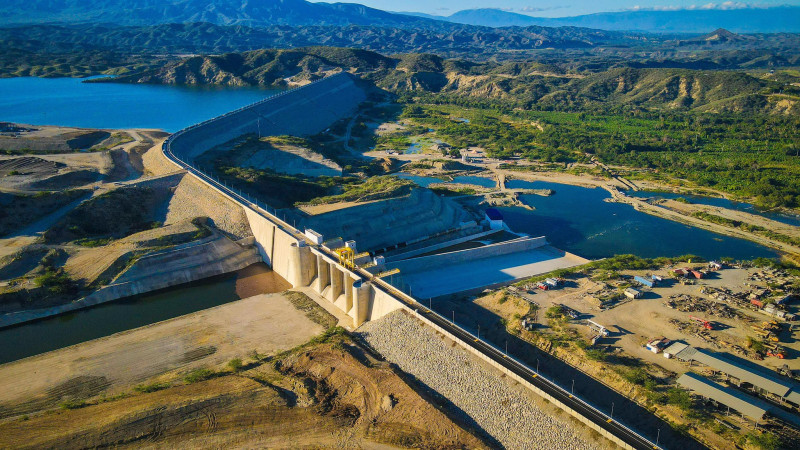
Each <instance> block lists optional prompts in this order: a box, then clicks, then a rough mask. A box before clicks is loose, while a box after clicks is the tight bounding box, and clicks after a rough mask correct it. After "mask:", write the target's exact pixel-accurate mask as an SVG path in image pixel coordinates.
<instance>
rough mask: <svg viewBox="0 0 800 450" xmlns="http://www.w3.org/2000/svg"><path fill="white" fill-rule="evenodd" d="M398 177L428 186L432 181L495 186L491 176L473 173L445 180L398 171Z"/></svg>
mask: <svg viewBox="0 0 800 450" xmlns="http://www.w3.org/2000/svg"><path fill="white" fill-rule="evenodd" d="M395 176H397V177H398V178H403V179H405V180H411V181H413V182H414V183H417V184H418V185H419V186H422V187H428V186H430V185H432V184H434V183H444V184H451V183H461V184H474V185H476V186H482V187H486V188H493V187H495V186H497V182H496V181H495V180H494V179H492V178H486V177H476V176H473V175H461V176H457V177H453V181H445V180H442V179H441V178H435V177H425V176H421V175H412V174H410V173H398V174H395Z"/></svg>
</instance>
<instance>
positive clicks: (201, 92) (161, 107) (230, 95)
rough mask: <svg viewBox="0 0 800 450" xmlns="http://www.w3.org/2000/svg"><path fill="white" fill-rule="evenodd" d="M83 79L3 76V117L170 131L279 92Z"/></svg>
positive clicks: (27, 121) (0, 116)
mask: <svg viewBox="0 0 800 450" xmlns="http://www.w3.org/2000/svg"><path fill="white" fill-rule="evenodd" d="M83 81H84V80H82V79H79V78H35V77H22V78H6V79H0V121H5V122H17V123H24V124H32V125H59V126H67V127H83V128H156V129H160V130H164V131H168V132H170V133H172V132H175V131H178V130H180V129H183V128H186V127H188V126H189V125H193V124H195V123H198V122H202V121H204V120H207V119H210V118H212V117H216V116H218V115H220V114H223V113H226V112H228V111H232V110H234V109H237V108H241V107H242V106H246V105H249V104H251V103H255V102H257V101H259V100H262V99H264V98H265V97H268V96H270V95H273V94H275V93H277V92H280V91H278V90H275V89H264V88H257V87H214V86H212V87H208V86H204V87H187V86H160V85H152V84H123V83H84V82H83Z"/></svg>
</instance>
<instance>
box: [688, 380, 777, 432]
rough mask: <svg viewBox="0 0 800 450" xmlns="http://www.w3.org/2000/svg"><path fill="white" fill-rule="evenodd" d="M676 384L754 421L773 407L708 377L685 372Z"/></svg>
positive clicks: (758, 420) (761, 417)
mask: <svg viewBox="0 0 800 450" xmlns="http://www.w3.org/2000/svg"><path fill="white" fill-rule="evenodd" d="M678 385H680V386H681V387H683V388H686V389H689V390H691V391H694V393H696V394H697V395H700V396H702V397H705V398H708V399H711V400H714V401H715V402H717V403H720V404H722V405H725V406H727V407H729V408H731V409H733V410H736V411H738V412H739V413H740V414H741V415H742V416H746V417H748V418H750V419H751V420H753V421H755V422H756V423H758V422H761V421H762V420H763V419H764V416H766V415H767V413H768V412H770V411H771V410H773V409H774V407H773V406H772V405H770V404H769V403H767V402H765V401H763V400H761V399H758V398H756V397H753V396H750V395H747V394H745V393H743V392H740V391H737V390H735V389H732V388H729V387H725V386H722V385H721V384H718V383H715V382H714V381H711V380H709V379H708V378H705V377H702V376H700V375H697V374H695V373H692V372H687V373H685V374H683V375H681V376H680V378H678Z"/></svg>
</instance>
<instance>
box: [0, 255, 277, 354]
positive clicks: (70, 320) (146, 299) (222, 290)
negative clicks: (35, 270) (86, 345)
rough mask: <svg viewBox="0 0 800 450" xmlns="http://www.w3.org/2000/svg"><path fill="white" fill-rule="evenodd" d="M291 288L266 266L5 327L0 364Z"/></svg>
mask: <svg viewBox="0 0 800 450" xmlns="http://www.w3.org/2000/svg"><path fill="white" fill-rule="evenodd" d="M290 287H291V286H290V285H289V283H288V282H287V281H286V280H284V279H283V278H281V277H280V276H279V275H277V274H276V273H275V272H273V271H271V270H270V269H269V267H267V265H266V264H254V265H252V266H249V267H246V268H244V269H242V270H239V271H238V272H234V273H230V274H226V275H220V276H218V277H213V278H208V279H205V280H202V281H198V282H194V283H189V284H186V285H182V286H176V287H173V288H168V289H163V290H161V291H157V292H152V293H149V294H143V295H139V296H136V297H131V298H128V299H123V300H118V301H114V302H110V303H106V304H103V305H98V306H95V307H92V308H89V309H85V310H81V311H75V312H72V313H68V314H64V315H60V316H56V317H51V318H47V319H42V320H38V321H35V322H30V323H27V324H22V325H18V326H15V327H11V328H4V329H0V364H3V363H7V362H11V361H16V360H18V359H22V358H26V357H28V356H33V355H38V354H39V353H44V352H48V351H52V350H57V349H60V348H63V347H68V346H70V345H75V344H79V343H81V342H84V341H88V340H92V339H97V338H101V337H104V336H108V335H111V334H114V333H118V332H120V331H125V330H130V329H133V328H137V327H141V326H144V325H149V324H151V323H155V322H160V321H162V320H167V319H172V318H174V317H178V316H182V315H185V314H190V313H193V312H197V311H200V310H203V309H208V308H212V307H214V306H219V305H222V304H225V303H229V302H232V301H235V300H239V299H242V298H247V297H251V296H253V295H257V294H264V293H273V292H282V291H284V290H286V289H288V288H290Z"/></svg>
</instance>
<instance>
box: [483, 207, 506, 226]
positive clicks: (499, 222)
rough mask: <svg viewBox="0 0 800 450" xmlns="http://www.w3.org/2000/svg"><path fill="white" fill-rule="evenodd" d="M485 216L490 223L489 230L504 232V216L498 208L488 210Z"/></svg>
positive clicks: (484, 213)
mask: <svg viewBox="0 0 800 450" xmlns="http://www.w3.org/2000/svg"><path fill="white" fill-rule="evenodd" d="M483 215H484V216H485V217H486V220H487V221H489V228H491V229H492V230H502V229H503V228H505V224H504V223H503V215H502V214H500V211H498V210H497V209H496V208H488V209H487V210H486V211H484V212H483Z"/></svg>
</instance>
